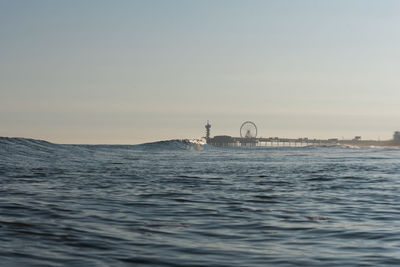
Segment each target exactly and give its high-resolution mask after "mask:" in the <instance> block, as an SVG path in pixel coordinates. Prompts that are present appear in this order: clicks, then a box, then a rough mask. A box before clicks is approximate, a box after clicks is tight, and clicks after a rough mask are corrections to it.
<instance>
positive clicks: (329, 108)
mask: <svg viewBox="0 0 400 267" xmlns="http://www.w3.org/2000/svg"><path fill="white" fill-rule="evenodd" d="M399 51H400V1H396V0H393V1H385V0H379V1H378V0H376V1H368V0H359V1H352V0H342V1H340V0H335V1H322V0H314V1H305V0H298V1H294V0H292V1H284V0H279V1H278V0H277V1H234V0H229V1H222V0H211V1H205V0H202V1H186V0H182V1H167V0H160V1H151V0H143V1H131V0H127V1H122V0H118V1H102V0H93V1H89V0H78V1H74V0H68V1H53V0H48V1H42V0H36V1H31V0H26V1H20V0H0V136H18V137H30V138H38V139H45V140H49V141H53V142H57V143H110V144H112V143H123V144H135V143H142V142H147V141H156V140H165V139H174V138H196V137H201V136H204V131H205V129H204V124H205V123H206V121H207V120H210V122H211V124H212V128H211V134H212V135H218V134H228V135H233V136H238V135H239V127H240V125H241V123H242V122H243V121H245V120H251V121H254V122H255V123H256V124H257V125H258V128H259V135H261V136H263V137H269V136H280V137H310V138H333V137H337V138H342V137H344V138H352V137H353V136H355V135H361V136H362V137H363V138H364V139H366V138H372V139H378V138H380V139H382V140H383V139H389V138H391V135H392V132H393V131H394V130H400V102H399V99H400V79H399V78H400V52H399Z"/></svg>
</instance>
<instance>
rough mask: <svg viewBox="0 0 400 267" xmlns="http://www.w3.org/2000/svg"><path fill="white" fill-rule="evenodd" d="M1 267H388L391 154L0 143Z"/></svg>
mask: <svg viewBox="0 0 400 267" xmlns="http://www.w3.org/2000/svg"><path fill="white" fill-rule="evenodd" d="M0 265H1V266H390V265H392V266H399V265H400V149H398V148H374V147H371V148H356V147H341V146H336V147H318V146H306V147H212V146H209V145H206V144H202V143H199V142H196V141H193V140H169V141H161V142H155V143H147V144H142V145H63V144H54V143H50V142H46V141H41V140H33V139H25V138H6V137H2V138H0Z"/></svg>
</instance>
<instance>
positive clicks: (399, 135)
mask: <svg viewBox="0 0 400 267" xmlns="http://www.w3.org/2000/svg"><path fill="white" fill-rule="evenodd" d="M393 141H394V143H395V144H400V131H395V132H394V134H393Z"/></svg>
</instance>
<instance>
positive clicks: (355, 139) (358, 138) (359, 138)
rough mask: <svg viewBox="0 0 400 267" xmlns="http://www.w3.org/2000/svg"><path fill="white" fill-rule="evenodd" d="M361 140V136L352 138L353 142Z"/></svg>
mask: <svg viewBox="0 0 400 267" xmlns="http://www.w3.org/2000/svg"><path fill="white" fill-rule="evenodd" d="M360 140H361V136H359V135H358V136H355V137H354V138H353V141H360Z"/></svg>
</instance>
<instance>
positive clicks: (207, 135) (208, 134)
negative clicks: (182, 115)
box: [205, 121, 211, 143]
mask: <svg viewBox="0 0 400 267" xmlns="http://www.w3.org/2000/svg"><path fill="white" fill-rule="evenodd" d="M205 127H206V140H207V143H208V140H210V128H211V124H210V123H209V122H208V121H207V124H206V126H205Z"/></svg>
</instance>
